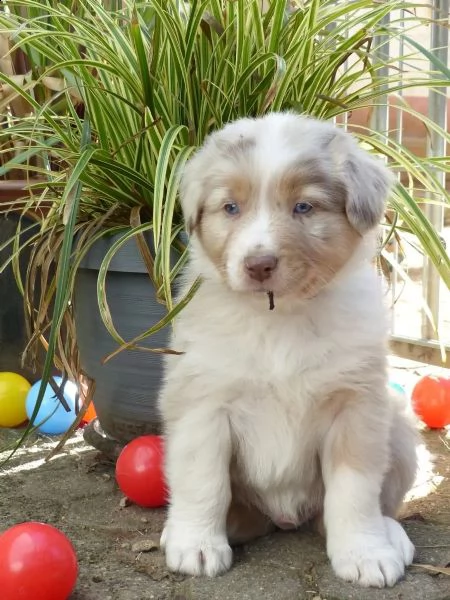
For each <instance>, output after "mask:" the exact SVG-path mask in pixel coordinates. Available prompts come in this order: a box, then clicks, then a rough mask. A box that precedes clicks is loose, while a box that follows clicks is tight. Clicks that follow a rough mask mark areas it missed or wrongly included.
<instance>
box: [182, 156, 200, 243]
mask: <svg viewBox="0 0 450 600" xmlns="http://www.w3.org/2000/svg"><path fill="white" fill-rule="evenodd" d="M203 162H204V160H203V152H202V150H198V151H197V152H196V153H195V154H194V155H193V157H192V158H191V159H190V160H188V162H187V163H186V165H185V167H184V171H183V175H182V178H181V184H180V202H181V208H182V210H183V216H184V222H185V226H186V231H187V232H188V234H189V235H192V234H193V233H194V232H195V230H196V229H197V228H198V226H199V225H200V223H201V220H202V215H203V177H202V171H203Z"/></svg>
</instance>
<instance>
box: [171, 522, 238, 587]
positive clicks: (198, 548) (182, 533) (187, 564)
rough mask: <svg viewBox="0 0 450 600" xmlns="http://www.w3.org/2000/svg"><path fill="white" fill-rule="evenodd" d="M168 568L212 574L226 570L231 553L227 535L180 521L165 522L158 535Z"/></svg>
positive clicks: (192, 573)
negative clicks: (210, 531)
mask: <svg viewBox="0 0 450 600" xmlns="http://www.w3.org/2000/svg"><path fill="white" fill-rule="evenodd" d="M161 547H162V548H164V550H165V553H166V564H167V567H168V568H169V569H170V570H171V571H176V572H179V573H185V574H186V575H208V576H209V577H214V576H215V575H219V574H220V573H224V572H225V571H228V569H229V568H230V567H231V563H232V558H233V554H232V551H231V548H230V546H229V544H228V540H227V538H226V535H221V534H205V533H204V531H203V530H197V529H195V528H192V527H187V526H185V525H183V524H177V523H168V524H167V525H166V527H165V528H164V531H163V533H162V536H161Z"/></svg>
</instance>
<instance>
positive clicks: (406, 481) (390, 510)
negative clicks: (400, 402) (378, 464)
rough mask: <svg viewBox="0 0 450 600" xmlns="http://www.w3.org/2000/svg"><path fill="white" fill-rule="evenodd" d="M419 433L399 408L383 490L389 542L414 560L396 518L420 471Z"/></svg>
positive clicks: (410, 560) (393, 428)
mask: <svg viewBox="0 0 450 600" xmlns="http://www.w3.org/2000/svg"><path fill="white" fill-rule="evenodd" d="M418 441H419V439H418V433H417V430H416V429H415V428H414V425H413V424H412V422H410V420H409V419H408V418H407V417H406V415H404V414H402V413H401V412H399V411H396V413H395V416H394V420H393V424H392V428H391V435H390V448H391V465H390V468H389V470H388V472H387V473H386V475H385V478H384V482H383V486H382V489H381V510H382V512H383V515H385V517H384V519H385V524H386V529H387V534H388V538H389V541H390V543H391V544H392V546H393V547H394V548H396V549H397V551H398V552H400V553H401V554H403V555H404V556H406V557H407V563H408V564H409V563H411V562H412V560H413V557H414V547H413V545H412V544H411V542H410V541H409V540H408V538H407V537H406V536H405V534H404V531H403V529H402V527H401V525H400V524H399V523H398V522H397V521H396V517H397V515H398V512H399V510H400V508H401V506H402V504H403V499H404V497H405V494H406V493H407V492H408V491H409V490H410V489H411V487H412V485H413V483H414V479H415V476H416V471H417V451H416V447H417V443H418Z"/></svg>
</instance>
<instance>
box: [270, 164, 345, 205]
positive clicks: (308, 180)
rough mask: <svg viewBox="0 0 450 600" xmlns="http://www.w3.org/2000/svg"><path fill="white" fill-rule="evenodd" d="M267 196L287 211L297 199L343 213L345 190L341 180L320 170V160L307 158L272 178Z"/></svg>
mask: <svg viewBox="0 0 450 600" xmlns="http://www.w3.org/2000/svg"><path fill="white" fill-rule="evenodd" d="M269 199H273V200H275V201H276V202H277V203H280V202H281V203H284V204H285V205H286V206H287V207H288V208H289V209H290V210H292V209H293V208H294V206H295V204H296V203H297V202H309V203H310V204H311V205H312V206H313V207H314V208H315V209H321V210H326V211H330V212H337V213H345V200H346V190H345V187H344V185H343V184H342V182H340V181H339V180H336V178H334V177H332V176H330V175H329V174H327V173H326V172H325V171H324V170H323V168H322V167H321V165H320V163H319V161H317V160H314V159H308V160H306V161H303V162H299V163H297V164H294V165H291V166H290V167H288V168H286V169H285V170H284V171H283V172H282V173H281V175H280V177H278V178H274V180H273V182H272V185H271V189H270V191H269ZM273 200H272V201H273Z"/></svg>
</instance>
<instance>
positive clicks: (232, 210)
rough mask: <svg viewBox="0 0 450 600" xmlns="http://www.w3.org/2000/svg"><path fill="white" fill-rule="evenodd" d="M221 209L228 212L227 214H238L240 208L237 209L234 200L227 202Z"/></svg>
mask: <svg viewBox="0 0 450 600" xmlns="http://www.w3.org/2000/svg"><path fill="white" fill-rule="evenodd" d="M223 210H224V211H225V212H226V213H227V214H228V215H238V214H239V212H240V210H239V206H238V205H237V204H236V202H227V203H226V204H225V205H224V207H223Z"/></svg>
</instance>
